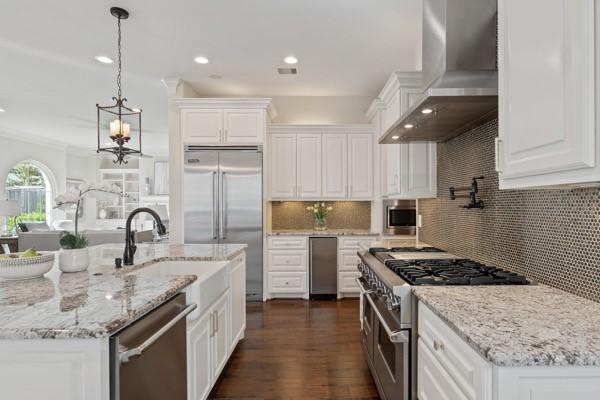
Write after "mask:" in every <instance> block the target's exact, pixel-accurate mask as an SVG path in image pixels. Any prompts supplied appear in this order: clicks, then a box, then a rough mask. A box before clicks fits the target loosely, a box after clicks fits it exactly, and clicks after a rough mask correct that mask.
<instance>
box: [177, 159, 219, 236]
mask: <svg viewBox="0 0 600 400" xmlns="http://www.w3.org/2000/svg"><path fill="white" fill-rule="evenodd" d="M218 171H219V153H218V152H214V151H194V152H186V153H185V165H184V175H183V210H184V221H185V223H184V238H185V243H218V232H217V230H218V203H219V198H218V188H217V186H218Z"/></svg>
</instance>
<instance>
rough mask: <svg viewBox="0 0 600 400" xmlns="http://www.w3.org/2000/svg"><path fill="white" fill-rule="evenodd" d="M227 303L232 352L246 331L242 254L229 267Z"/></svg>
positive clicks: (244, 281) (244, 264)
mask: <svg viewBox="0 0 600 400" xmlns="http://www.w3.org/2000/svg"><path fill="white" fill-rule="evenodd" d="M229 276H230V285H231V290H230V291H229V296H230V297H229V304H230V306H231V312H230V316H231V324H230V326H231V335H230V337H231V340H230V342H229V343H230V344H229V350H230V352H232V351H233V350H234V349H235V346H237V344H238V342H239V341H240V340H242V339H243V338H244V332H245V331H246V261H245V257H244V256H243V255H242V256H240V257H239V259H236V261H235V262H234V264H233V265H232V267H231V272H230V274H229Z"/></svg>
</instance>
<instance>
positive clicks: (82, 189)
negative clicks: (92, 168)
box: [79, 182, 90, 192]
mask: <svg viewBox="0 0 600 400" xmlns="http://www.w3.org/2000/svg"><path fill="white" fill-rule="evenodd" d="M89 189H90V184H89V183H87V182H83V183H82V184H81V185H79V191H80V192H86V191H88V190H89Z"/></svg>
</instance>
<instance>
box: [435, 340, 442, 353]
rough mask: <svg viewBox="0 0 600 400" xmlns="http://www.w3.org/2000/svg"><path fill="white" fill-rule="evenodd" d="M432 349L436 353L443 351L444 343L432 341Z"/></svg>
mask: <svg viewBox="0 0 600 400" xmlns="http://www.w3.org/2000/svg"><path fill="white" fill-rule="evenodd" d="M433 348H434V349H435V350H436V351H438V350H439V351H444V343H442V342H438V341H437V340H434V341H433Z"/></svg>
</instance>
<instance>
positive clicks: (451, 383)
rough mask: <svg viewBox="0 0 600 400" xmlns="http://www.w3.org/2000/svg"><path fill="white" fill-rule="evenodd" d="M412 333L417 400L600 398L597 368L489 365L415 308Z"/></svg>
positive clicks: (441, 324)
mask: <svg viewBox="0 0 600 400" xmlns="http://www.w3.org/2000/svg"><path fill="white" fill-rule="evenodd" d="M418 332H419V339H418V340H419V342H418V350H417V351H418V354H417V358H418V363H417V364H418V366H417V369H418V371H417V373H418V375H417V376H418V379H417V395H418V398H419V400H455V399H460V400H462V399H465V400H531V399H538V398H539V399H544V400H563V399H578V400H596V399H598V398H600V369H599V368H594V367H577V366H573V367H548V366H539V367H535V366H532V367H499V366H496V365H493V364H491V363H490V362H489V361H488V360H486V359H484V358H483V357H481V356H480V355H479V353H477V352H476V351H475V350H474V349H473V348H471V347H470V346H469V345H468V344H467V343H466V342H465V341H463V339H462V338H461V337H460V336H458V335H457V334H456V333H455V332H454V331H453V330H452V329H451V328H450V327H449V326H448V325H447V324H446V323H445V322H444V321H443V320H442V319H440V318H439V317H438V316H437V315H435V314H434V313H433V311H431V310H430V309H429V308H428V307H427V306H426V305H424V304H423V303H421V302H420V303H419V325H418Z"/></svg>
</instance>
